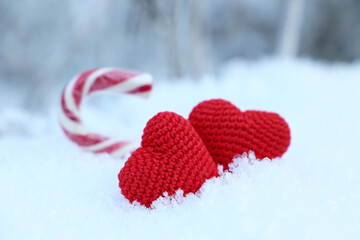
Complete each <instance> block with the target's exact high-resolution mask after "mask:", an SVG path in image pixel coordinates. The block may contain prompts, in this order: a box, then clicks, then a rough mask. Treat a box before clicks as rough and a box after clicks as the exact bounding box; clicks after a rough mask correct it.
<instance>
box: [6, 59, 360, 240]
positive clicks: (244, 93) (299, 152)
mask: <svg viewBox="0 0 360 240" xmlns="http://www.w3.org/2000/svg"><path fill="white" fill-rule="evenodd" d="M359 76H360V66H359V65H356V64H353V65H349V66H340V65H334V66H326V65H320V64H316V63H312V62H308V61H298V62H282V61H276V60H271V61H262V62H259V63H253V64H248V63H244V62H233V63H231V64H229V65H228V66H227V67H225V68H224V70H223V71H222V72H221V73H220V74H219V79H217V78H213V77H204V78H203V79H202V80H201V81H199V82H192V81H188V80H183V81H178V82H161V81H160V82H157V83H155V90H154V94H153V96H152V98H150V99H149V100H142V99H137V98H133V97H128V96H108V95H103V96H98V97H94V98H93V99H90V100H89V101H88V102H87V103H86V104H85V106H84V109H83V112H82V114H83V118H84V119H86V121H87V122H86V123H87V124H88V125H89V126H90V127H91V128H93V129H94V130H95V131H99V132H102V133H104V134H110V135H114V136H123V137H124V138H132V139H134V140H138V139H140V136H141V131H142V129H143V128H144V126H145V123H146V121H147V120H148V119H150V118H151V117H152V116H153V115H155V114H156V113H157V112H159V111H165V110H167V111H175V112H177V113H179V114H181V115H183V116H184V117H187V116H188V114H189V113H190V111H191V109H192V107H193V106H195V105H196V104H197V103H198V102H200V101H202V100H204V99H210V98H219V97H222V98H226V99H228V100H230V101H232V102H233V103H234V104H235V105H237V106H238V107H240V108H241V109H243V110H247V109H258V110H266V111H274V112H278V113H279V114H280V115H282V116H283V117H284V118H285V119H286V120H287V121H288V123H289V125H290V127H291V131H292V142H291V145H290V147H289V150H288V152H287V153H286V154H285V155H284V156H283V157H282V158H279V159H274V160H273V161H270V160H268V159H264V160H262V161H259V160H257V159H255V158H254V156H253V155H252V154H250V155H249V156H247V155H242V156H238V157H236V158H235V160H234V163H233V164H232V165H231V169H230V170H231V173H230V172H222V173H221V177H219V178H216V179H210V180H208V181H207V182H206V183H205V184H204V185H203V187H202V188H201V189H200V190H199V192H197V193H196V194H188V195H187V196H186V197H182V192H181V190H179V191H177V193H176V194H175V195H174V196H170V197H169V196H167V197H164V198H160V199H158V200H157V201H156V202H154V209H153V210H149V209H146V208H145V207H142V206H138V205H136V204H130V203H129V202H128V201H127V200H126V199H125V198H124V197H123V196H122V195H121V194H120V189H119V188H118V179H117V174H118V173H119V171H120V169H121V167H122V166H123V164H124V161H125V160H124V159H112V158H111V157H110V156H108V155H106V154H101V155H93V154H91V153H86V152H83V151H81V150H80V149H79V148H78V147H77V146H75V145H74V144H73V143H71V142H69V141H68V139H66V138H65V136H64V135H63V134H62V132H61V130H60V129H59V126H58V122H57V119H56V111H57V109H56V106H55V105H54V108H53V110H54V111H53V113H51V114H49V116H33V115H31V114H29V113H27V112H25V111H22V110H21V109H20V110H19V109H18V110H9V109H8V110H6V109H4V110H0V189H1V192H2V194H1V198H0V216H1V218H0V239H289V238H291V239H316V238H321V239H358V237H359V236H360V204H359V202H360V187H359V186H360V174H359V172H360V161H359V160H358V151H357V150H358V143H359V140H360V121H359V117H360V108H359V105H358V103H359V102H360V82H359V80H358V78H359ZM114 109H118V111H114ZM102 121H106V123H107V124H99V123H101V122H102ZM17 129H18V130H17Z"/></svg>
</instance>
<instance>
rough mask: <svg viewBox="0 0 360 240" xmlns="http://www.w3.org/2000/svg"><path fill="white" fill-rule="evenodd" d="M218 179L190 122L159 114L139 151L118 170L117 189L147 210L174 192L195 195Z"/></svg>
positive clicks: (147, 129)
mask: <svg viewBox="0 0 360 240" xmlns="http://www.w3.org/2000/svg"><path fill="white" fill-rule="evenodd" d="M214 176H218V170H217V166H216V163H215V162H214V160H213V159H212V157H211V155H210V153H209V151H208V149H207V148H206V146H205V144H204V143H203V141H202V139H201V138H200V136H199V135H198V133H197V132H196V131H195V129H194V128H193V127H192V126H191V124H190V122H189V121H188V120H186V119H184V118H183V117H181V116H179V115H177V114H175V113H172V112H161V113H158V114H157V115H155V116H154V117H153V118H152V119H150V120H149V121H148V123H147V125H146V127H145V129H144V133H143V136H142V142H141V147H140V148H138V149H137V150H136V151H135V152H133V153H132V154H131V156H130V158H129V159H128V160H127V161H126V163H125V165H124V167H123V168H122V169H121V171H120V173H119V175H118V178H119V187H120V188H121V193H122V194H123V195H124V196H125V197H126V198H127V199H128V200H129V201H130V202H131V203H132V202H133V201H135V200H136V201H138V202H139V203H140V204H141V205H145V206H146V207H150V206H151V204H152V202H153V201H154V200H156V199H157V198H158V197H160V196H163V194H164V192H167V193H168V194H169V195H172V194H174V193H175V191H177V190H178V189H182V190H183V191H184V195H186V194H187V193H190V192H192V193H195V192H196V191H198V190H199V188H200V187H201V186H202V185H203V183H204V182H205V181H206V179H209V178H212V177H214Z"/></svg>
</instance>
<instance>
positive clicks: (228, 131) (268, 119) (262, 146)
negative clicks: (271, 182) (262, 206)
mask: <svg viewBox="0 0 360 240" xmlns="http://www.w3.org/2000/svg"><path fill="white" fill-rule="evenodd" d="M189 121H190V123H191V124H192V126H193V127H194V128H195V130H196V131H197V132H198V134H199V135H200V137H201V138H202V140H203V141H204V143H205V145H206V146H207V148H208V150H209V152H210V154H211V156H212V157H213V159H214V161H215V162H216V163H219V164H221V165H223V166H224V169H228V164H229V163H231V162H232V159H233V157H234V156H236V155H237V154H242V153H244V152H246V153H248V152H249V151H250V150H252V151H254V153H255V155H256V157H257V158H260V159H263V158H265V157H268V158H270V159H272V158H275V157H280V156H282V155H283V154H284V153H285V152H286V150H287V148H288V146H289V144H290V129H289V126H288V124H287V123H286V121H285V120H284V119H283V118H282V117H280V116H279V115H278V114H276V113H269V112H261V111H246V112H241V111H240V110H239V109H238V108H237V107H235V106H234V105H233V104H231V103H230V102H228V101H225V100H222V99H214V100H209V101H204V102H201V103H200V104H198V105H197V106H196V107H195V108H194V109H193V110H192V112H191V113H190V116H189Z"/></svg>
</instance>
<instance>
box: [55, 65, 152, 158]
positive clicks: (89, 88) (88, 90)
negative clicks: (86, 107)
mask: <svg viewBox="0 0 360 240" xmlns="http://www.w3.org/2000/svg"><path fill="white" fill-rule="evenodd" d="M151 89H152V77H151V75H150V74H147V73H136V72H129V71H124V70H120V69H116V68H97V69H93V70H89V71H86V72H83V73H81V74H79V75H78V76H75V77H74V78H73V79H72V80H71V81H70V82H69V83H68V84H67V85H66V87H65V88H64V90H63V92H62V95H61V106H60V114H59V120H60V125H61V128H62V129H63V131H64V133H65V134H66V136H67V137H68V138H69V139H71V140H72V141H73V142H75V143H77V144H78V145H79V146H80V147H81V148H82V149H84V150H86V151H91V152H93V153H104V152H106V153H109V154H110V155H112V156H114V157H122V156H124V154H126V153H128V152H132V151H134V150H136V149H137V148H138V147H139V144H138V143H133V142H129V141H122V140H117V139H112V138H109V137H106V136H101V135H99V134H96V133H92V132H91V131H89V130H88V129H87V128H86V126H84V125H83V121H82V120H81V118H80V106H81V103H82V102H83V100H84V98H85V97H87V96H89V95H91V94H92V93H94V92H99V91H106V92H117V93H127V94H134V95H138V96H140V97H148V96H149V94H150V92H151Z"/></svg>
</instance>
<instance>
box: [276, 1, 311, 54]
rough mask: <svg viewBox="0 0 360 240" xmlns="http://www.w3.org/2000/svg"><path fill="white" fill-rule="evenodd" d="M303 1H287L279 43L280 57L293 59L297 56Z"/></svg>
mask: <svg viewBox="0 0 360 240" xmlns="http://www.w3.org/2000/svg"><path fill="white" fill-rule="evenodd" d="M305 1H306V0H287V7H286V10H285V14H284V15H285V16H284V22H283V27H282V33H281V37H280V43H279V54H280V56H281V57H285V58H294V57H296V56H297V55H298V51H299V42H300V38H301V26H302V22H303V16H304V9H305Z"/></svg>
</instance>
